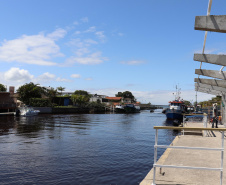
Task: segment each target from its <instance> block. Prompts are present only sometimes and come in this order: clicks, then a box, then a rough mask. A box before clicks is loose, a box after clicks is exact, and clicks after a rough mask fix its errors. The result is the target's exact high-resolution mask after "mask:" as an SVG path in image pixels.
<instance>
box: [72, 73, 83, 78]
mask: <svg viewBox="0 0 226 185" xmlns="http://www.w3.org/2000/svg"><path fill="white" fill-rule="evenodd" d="M71 78H81V75H80V74H72V75H71Z"/></svg>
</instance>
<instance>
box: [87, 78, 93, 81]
mask: <svg viewBox="0 0 226 185" xmlns="http://www.w3.org/2000/svg"><path fill="white" fill-rule="evenodd" d="M85 80H87V81H90V80H93V79H92V78H86V79H85Z"/></svg>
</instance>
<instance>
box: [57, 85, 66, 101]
mask: <svg viewBox="0 0 226 185" xmlns="http://www.w3.org/2000/svg"><path fill="white" fill-rule="evenodd" d="M57 90H59V91H61V96H62V91H64V90H65V87H61V86H60V87H57ZM60 104H61V97H60Z"/></svg>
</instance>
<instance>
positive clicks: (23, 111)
mask: <svg viewBox="0 0 226 185" xmlns="http://www.w3.org/2000/svg"><path fill="white" fill-rule="evenodd" d="M18 110H19V111H18V112H16V114H15V115H16V116H18V115H20V116H36V115H38V114H39V112H40V111H39V110H34V108H33V107H20V108H19V109H18Z"/></svg>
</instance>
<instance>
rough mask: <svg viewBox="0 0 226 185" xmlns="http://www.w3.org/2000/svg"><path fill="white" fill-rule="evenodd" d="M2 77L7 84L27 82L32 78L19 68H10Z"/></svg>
mask: <svg viewBox="0 0 226 185" xmlns="http://www.w3.org/2000/svg"><path fill="white" fill-rule="evenodd" d="M3 77H4V80H5V81H7V82H10V81H12V82H18V83H24V82H29V81H32V79H33V78H34V76H33V75H31V74H30V73H29V72H28V71H27V70H24V69H19V68H11V69H10V70H8V71H6V72H5V73H4V75H3Z"/></svg>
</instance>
